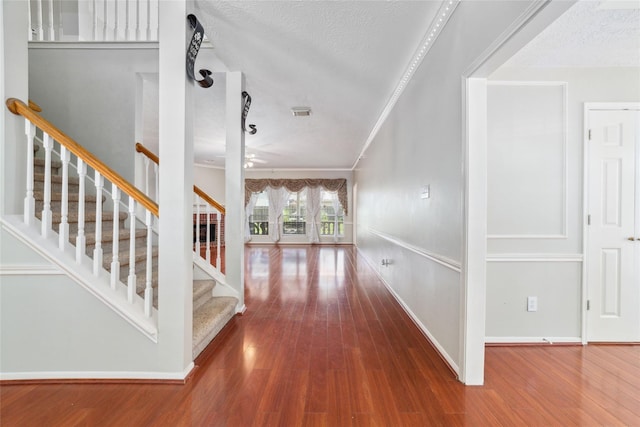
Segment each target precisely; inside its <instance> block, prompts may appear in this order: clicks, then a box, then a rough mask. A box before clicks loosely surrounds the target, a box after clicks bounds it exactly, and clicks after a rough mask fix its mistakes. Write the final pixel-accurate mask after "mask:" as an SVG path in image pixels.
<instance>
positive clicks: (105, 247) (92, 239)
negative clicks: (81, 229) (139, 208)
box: [69, 228, 147, 255]
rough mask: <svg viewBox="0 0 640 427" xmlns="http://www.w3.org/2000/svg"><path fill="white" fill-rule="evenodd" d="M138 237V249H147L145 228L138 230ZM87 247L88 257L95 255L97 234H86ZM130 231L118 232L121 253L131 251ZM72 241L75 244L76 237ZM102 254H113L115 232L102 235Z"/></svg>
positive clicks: (106, 232) (121, 230)
mask: <svg viewBox="0 0 640 427" xmlns="http://www.w3.org/2000/svg"><path fill="white" fill-rule="evenodd" d="M135 233H136V234H135V237H136V248H143V247H144V248H146V247H147V230H146V229H144V228H138V229H137V230H136V232H135ZM85 236H86V237H85V239H86V245H87V255H89V254H93V249H94V248H95V243H96V234H95V232H91V233H86V234H85ZM129 236H130V231H129V229H127V228H125V229H122V228H121V229H120V231H119V232H118V237H119V238H118V242H119V244H118V245H119V248H118V249H120V251H123V250H128V249H129V240H130V239H129ZM69 240H71V243H73V244H75V242H76V240H75V237H74V238H73V239H69ZM102 252H104V253H105V254H106V253H112V252H113V230H108V231H105V232H103V233H102Z"/></svg>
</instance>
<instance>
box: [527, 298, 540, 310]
mask: <svg viewBox="0 0 640 427" xmlns="http://www.w3.org/2000/svg"><path fill="white" fill-rule="evenodd" d="M527 311H538V297H527Z"/></svg>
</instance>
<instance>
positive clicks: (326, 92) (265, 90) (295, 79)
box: [194, 0, 441, 169]
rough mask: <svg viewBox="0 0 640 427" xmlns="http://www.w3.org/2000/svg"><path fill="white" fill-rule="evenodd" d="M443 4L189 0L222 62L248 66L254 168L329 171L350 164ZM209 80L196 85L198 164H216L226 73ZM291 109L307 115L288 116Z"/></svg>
mask: <svg viewBox="0 0 640 427" xmlns="http://www.w3.org/2000/svg"><path fill="white" fill-rule="evenodd" d="M440 5H441V2H439V1H438V2H435V1H275V2H271V1H256V2H253V1H213V2H212V1H210V0H207V1H204V0H196V1H195V12H196V14H197V16H198V18H199V20H200V21H201V22H202V24H203V26H204V28H205V32H206V34H207V36H208V38H209V39H210V40H211V42H212V44H213V46H214V50H213V52H214V53H215V55H216V56H217V57H218V58H219V60H220V61H221V62H222V63H224V65H225V66H226V68H227V69H228V70H231V71H235V70H238V71H243V72H244V73H245V77H246V88H247V91H248V92H249V93H250V94H251V96H252V98H253V103H252V105H251V111H250V113H249V118H248V122H249V123H255V124H256V125H257V127H258V133H257V134H256V135H247V137H246V144H247V152H248V153H252V154H255V155H256V156H257V158H258V159H260V160H263V161H264V163H260V164H256V166H257V167H262V168H268V169H272V168H325V169H334V168H350V167H351V166H352V165H353V163H354V161H355V160H356V158H357V156H358V155H359V153H360V150H361V148H362V146H363V145H364V143H365V141H366V139H367V137H368V136H369V133H370V132H371V129H372V128H373V126H374V125H375V123H376V120H377V119H378V117H379V115H380V113H381V111H382V110H383V108H384V107H385V105H386V103H387V101H388V100H389V98H390V97H391V95H392V93H393V91H394V89H395V87H396V85H397V84H398V81H399V80H400V78H401V77H402V75H403V72H404V70H405V69H406V67H407V65H408V64H409V62H410V61H411V59H412V56H413V54H414V52H415V50H416V48H417V46H418V44H419V43H420V41H421V39H422V37H423V36H424V34H425V32H426V31H427V28H428V26H429V24H430V23H431V21H432V19H433V18H434V16H435V14H436V13H437V11H438V8H439V7H440ZM201 54H202V53H201ZM205 55H206V53H205ZM201 66H202V64H201V58H200V56H199V57H198V61H197V62H196V67H197V68H200V67H201ZM213 71H216V70H213ZM215 86H216V88H214V89H206V90H205V89H200V88H197V92H198V93H197V101H196V102H197V105H198V108H199V109H200V113H199V115H198V119H197V121H198V123H197V126H196V141H195V147H194V150H195V155H196V162H197V163H209V164H212V165H214V166H222V165H223V163H224V159H223V158H222V157H221V156H223V154H224V131H223V129H221V127H220V124H223V123H224V118H223V117H222V118H221V117H220V114H222V115H224V104H223V103H224V82H223V79H220V78H218V79H216V85H215ZM295 106H308V107H310V108H311V116H310V117H298V118H296V117H293V115H292V114H291V107H295Z"/></svg>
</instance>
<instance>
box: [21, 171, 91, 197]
mask: <svg viewBox="0 0 640 427" xmlns="http://www.w3.org/2000/svg"><path fill="white" fill-rule="evenodd" d="M67 183H68V185H69V189H68V191H69V194H71V193H77V192H78V187H79V186H80V178H78V177H76V176H70V177H69V178H68V181H67ZM85 185H86V186H87V187H89V186H90V185H93V183H92V182H91V181H89V180H87V181H86V182H85ZM33 189H34V191H44V174H43V173H36V174H33ZM51 191H52V192H57V193H61V192H62V176H61V175H51Z"/></svg>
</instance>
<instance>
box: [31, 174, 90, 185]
mask: <svg viewBox="0 0 640 427" xmlns="http://www.w3.org/2000/svg"><path fill="white" fill-rule="evenodd" d="M68 179H69V181H68V182H69V184H71V185H78V184H80V178H78V177H77V176H70V177H68ZM33 180H34V181H44V174H43V173H34V174H33ZM51 182H55V183H58V184H61V183H62V175H53V174H52V175H51Z"/></svg>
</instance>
